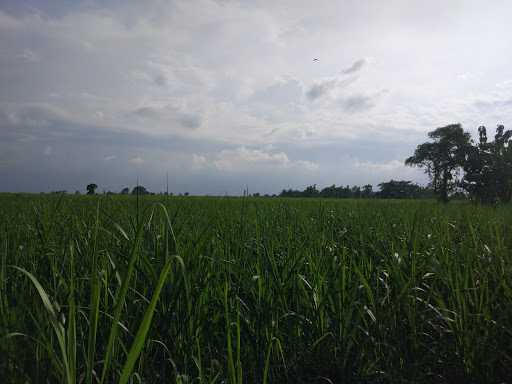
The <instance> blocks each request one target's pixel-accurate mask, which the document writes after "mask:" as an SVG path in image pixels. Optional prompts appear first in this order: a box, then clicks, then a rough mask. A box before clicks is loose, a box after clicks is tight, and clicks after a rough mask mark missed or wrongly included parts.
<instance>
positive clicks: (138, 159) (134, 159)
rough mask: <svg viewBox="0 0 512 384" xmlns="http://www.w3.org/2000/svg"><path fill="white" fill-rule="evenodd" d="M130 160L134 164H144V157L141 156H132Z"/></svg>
mask: <svg viewBox="0 0 512 384" xmlns="http://www.w3.org/2000/svg"><path fill="white" fill-rule="evenodd" d="M128 162H129V163H130V164H133V165H142V164H144V159H143V158H142V157H140V156H135V157H132V158H130V159H129V160H128Z"/></svg>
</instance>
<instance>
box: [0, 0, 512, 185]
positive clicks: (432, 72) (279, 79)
mask: <svg viewBox="0 0 512 384" xmlns="http://www.w3.org/2000/svg"><path fill="white" fill-rule="evenodd" d="M511 15H512V1H508V0H485V1H471V0H461V1H456V0H443V1H438V0H430V1H428V2H427V1H423V0H421V1H420V0H417V1H415V0H388V1H381V0H347V1H323V0H317V1H315V2H311V1H301V0H293V1H287V0H283V1H258V0H251V1H248V0H240V1H230V0H217V1H214V0H197V1H195V0H186V1H158V0H147V1H143V2H142V1H136V0H104V1H99V0H97V1H93V0H84V1H78V0H55V1H50V0H37V1H36V0H0V85H1V86H0V180H1V182H0V191H7V192H21V191H24V192H39V191H42V192H48V191H54V190H68V191H71V192H73V191H75V190H80V191H82V192H83V191H84V190H85V186H86V185H87V184H89V183H91V182H94V183H96V184H98V186H99V190H100V191H101V190H105V191H106V190H111V191H119V190H121V189H122V188H123V187H126V186H129V187H133V186H134V185H135V184H136V182H137V179H138V180H139V182H140V183H141V184H142V185H144V186H145V187H146V188H147V189H149V190H150V191H154V192H160V191H164V190H165V188H166V174H168V177H169V190H170V191H172V192H174V193H183V192H190V193H192V194H215V195H224V194H230V195H232V194H240V193H241V192H242V190H243V189H244V188H249V192H260V193H279V192H280V191H281V190H282V189H283V188H286V189H287V188H294V189H295V188H304V187H305V186H307V185H312V184H317V185H318V187H320V188H321V187H324V186H327V185H332V184H336V185H347V184H349V185H364V184H368V183H369V184H373V185H374V186H376V185H377V184H378V183H380V182H383V181H388V180H390V179H404V180H413V181H415V182H418V183H422V184H424V183H425V182H426V181H427V179H426V176H425V175H424V174H423V172H422V171H421V170H418V169H414V168H410V167H405V166H404V164H403V163H404V159H405V158H406V157H408V156H410V155H412V153H413V151H414V149H415V147H416V145H418V144H420V143H422V142H424V141H426V140H427V136H426V135H427V132H429V131H431V130H433V129H435V128H437V127H440V126H444V125H447V124H451V123H461V124H462V125H463V127H464V128H465V129H466V130H468V131H470V132H471V133H472V134H473V135H475V133H476V130H477V128H478V126H479V125H482V124H484V125H486V126H487V127H488V129H491V132H493V130H494V128H495V126H496V125H497V124H505V126H506V127H507V123H509V122H510V121H512V119H511V118H512V65H511V64H512V24H511V23H510V16H511ZM315 58H316V59H318V60H314V59H315ZM509 125H510V124H509Z"/></svg>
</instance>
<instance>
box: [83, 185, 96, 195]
mask: <svg viewBox="0 0 512 384" xmlns="http://www.w3.org/2000/svg"><path fill="white" fill-rule="evenodd" d="M97 188H98V186H97V185H96V184H94V183H91V184H89V185H87V187H86V189H87V194H88V195H94V194H95V193H96V189H97Z"/></svg>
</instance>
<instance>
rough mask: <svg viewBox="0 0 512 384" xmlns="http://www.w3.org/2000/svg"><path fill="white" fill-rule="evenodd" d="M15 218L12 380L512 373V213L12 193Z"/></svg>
mask: <svg viewBox="0 0 512 384" xmlns="http://www.w3.org/2000/svg"><path fill="white" fill-rule="evenodd" d="M361 193H363V191H361ZM160 199H161V200H160ZM0 218H1V220H0V373H1V374H2V382H3V383H7V384H9V383H40V382H62V383H70V382H77V383H82V382H85V383H98V382H101V381H103V382H104V383H107V382H108V383H111V382H123V383H129V382H144V383H161V382H171V383H174V382H176V383H196V382H197V383H221V382H224V383H228V382H230V383H241V382H246V383H279V382H293V383H316V382H333V383H340V382H369V383H396V382H416V383H422V382H423V383H430V382H440V383H453V382H482V383H484V382H507V381H508V380H509V378H510V377H512V370H511V367H512V361H511V360H512V358H511V356H512V333H511V331H510V324H511V323H512V285H511V283H510V276H511V275H512V258H511V257H510V256H511V254H512V253H511V250H512V237H510V236H509V234H510V233H511V231H512V207H510V206H503V207H502V209H500V210H495V209H493V208H490V207H486V206H474V205H471V204H470V203H468V202H453V204H450V205H449V206H441V205H438V204H436V203H435V202H433V201H414V200H402V201H397V200H385V201H384V200H377V199H358V200H356V199H353V200H333V199H282V198H275V199H265V198H250V197H246V198H197V197H187V198H185V197H181V198H180V197H165V198H159V197H157V196H142V197H140V198H137V197H135V196H131V195H127V196H121V195H117V196H107V195H105V196H97V197H94V198H91V197H86V196H72V195H62V196H57V195H43V196H30V195H17V196H15V195H0Z"/></svg>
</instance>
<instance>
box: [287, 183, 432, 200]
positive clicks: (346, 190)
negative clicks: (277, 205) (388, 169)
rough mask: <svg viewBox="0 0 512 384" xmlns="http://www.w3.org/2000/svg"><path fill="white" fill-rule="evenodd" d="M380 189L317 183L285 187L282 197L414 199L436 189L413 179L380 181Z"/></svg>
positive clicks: (429, 194) (368, 186) (427, 194)
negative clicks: (303, 187) (299, 188)
mask: <svg viewBox="0 0 512 384" xmlns="http://www.w3.org/2000/svg"><path fill="white" fill-rule="evenodd" d="M378 187H379V190H378V191H374V190H373V186H372V185H370V184H366V185H364V186H362V187H360V186H352V187H351V186H349V185H347V186H339V187H337V186H336V185H334V184H333V185H331V186H328V187H325V188H323V189H320V190H319V189H317V186H316V184H314V185H310V186H308V187H306V189H304V190H303V191H301V190H293V189H283V191H282V192H281V193H280V194H279V196H280V197H327V198H337V199H359V198H366V199H367V198H380V199H413V198H427V197H433V196H434V191H433V190H432V189H431V188H429V187H422V186H420V185H418V184H415V183H413V182H412V181H406V180H390V181H388V182H384V183H380V184H379V185H378Z"/></svg>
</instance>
